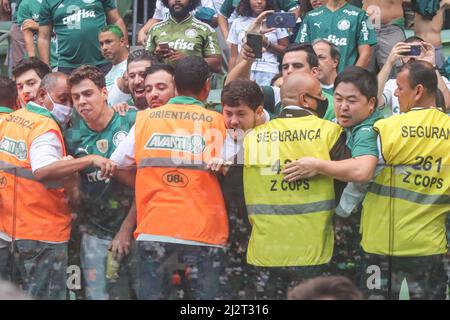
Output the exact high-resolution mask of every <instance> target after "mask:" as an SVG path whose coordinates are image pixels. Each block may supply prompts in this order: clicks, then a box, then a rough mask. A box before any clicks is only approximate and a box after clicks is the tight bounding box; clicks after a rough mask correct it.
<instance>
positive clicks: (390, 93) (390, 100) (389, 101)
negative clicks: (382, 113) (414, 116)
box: [380, 77, 450, 114]
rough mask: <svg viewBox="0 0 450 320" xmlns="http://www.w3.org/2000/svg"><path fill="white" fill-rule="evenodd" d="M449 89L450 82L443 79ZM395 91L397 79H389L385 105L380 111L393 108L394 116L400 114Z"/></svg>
mask: <svg viewBox="0 0 450 320" xmlns="http://www.w3.org/2000/svg"><path fill="white" fill-rule="evenodd" d="M442 80H444V83H445V84H446V86H447V88H449V90H450V81H448V79H447V78H446V77H442ZM395 90H397V81H396V80H395V79H389V80H388V81H387V82H386V84H385V85H384V90H383V96H384V105H383V106H381V107H380V109H381V110H382V109H384V108H385V107H386V105H387V106H389V107H390V108H391V111H392V114H400V103H399V102H398V98H397V97H396V96H395V95H394V93H395Z"/></svg>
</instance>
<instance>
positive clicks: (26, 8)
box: [17, 0, 58, 68]
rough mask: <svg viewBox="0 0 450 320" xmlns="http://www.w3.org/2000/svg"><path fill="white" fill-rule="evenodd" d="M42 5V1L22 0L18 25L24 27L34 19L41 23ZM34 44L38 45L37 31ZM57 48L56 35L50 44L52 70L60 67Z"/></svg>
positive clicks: (18, 12)
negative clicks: (28, 21)
mask: <svg viewBox="0 0 450 320" xmlns="http://www.w3.org/2000/svg"><path fill="white" fill-rule="evenodd" d="M41 4H42V0H22V2H21V4H20V6H19V10H18V11H17V24H18V25H19V26H21V27H22V23H23V22H24V21H25V20H27V19H32V20H34V21H36V22H38V23H39V10H40V8H41ZM34 43H35V44H37V31H36V32H34ZM57 46H58V44H57V41H56V35H53V36H52V38H51V43H50V66H51V67H52V68H54V67H57V66H58V52H57ZM36 52H37V50H36Z"/></svg>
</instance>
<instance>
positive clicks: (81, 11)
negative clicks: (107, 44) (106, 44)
mask: <svg viewBox="0 0 450 320" xmlns="http://www.w3.org/2000/svg"><path fill="white" fill-rule="evenodd" d="M115 8H116V5H115V1H114V0H43V1H42V6H41V10H40V12H39V25H41V26H45V25H53V28H54V30H55V33H56V36H57V39H58V53H59V61H58V66H59V67H65V68H76V67H79V66H80V65H82V64H89V65H99V64H102V63H106V62H107V61H106V60H105V59H104V58H103V56H102V53H101V51H100V44H99V42H98V33H99V30H100V29H101V28H102V27H104V26H105V25H106V12H108V11H110V10H112V9H115Z"/></svg>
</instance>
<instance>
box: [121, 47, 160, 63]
mask: <svg viewBox="0 0 450 320" xmlns="http://www.w3.org/2000/svg"><path fill="white" fill-rule="evenodd" d="M136 61H149V62H150V63H151V64H153V63H158V62H160V61H159V60H158V58H157V57H156V56H155V55H153V54H152V53H151V52H149V51H147V50H145V49H138V50H134V51H132V52H130V54H129V55H128V59H127V66H129V65H130V63H132V62H136Z"/></svg>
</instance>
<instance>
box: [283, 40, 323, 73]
mask: <svg viewBox="0 0 450 320" xmlns="http://www.w3.org/2000/svg"><path fill="white" fill-rule="evenodd" d="M295 51H304V52H305V53H306V56H307V59H306V60H307V62H308V64H309V67H310V68H314V67H316V68H317V67H319V58H317V54H316V52H315V51H314V48H313V46H312V45H311V44H310V43H292V44H290V45H289V46H288V47H287V48H286V50H285V51H284V53H283V56H284V55H285V54H286V53H288V52H295Z"/></svg>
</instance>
